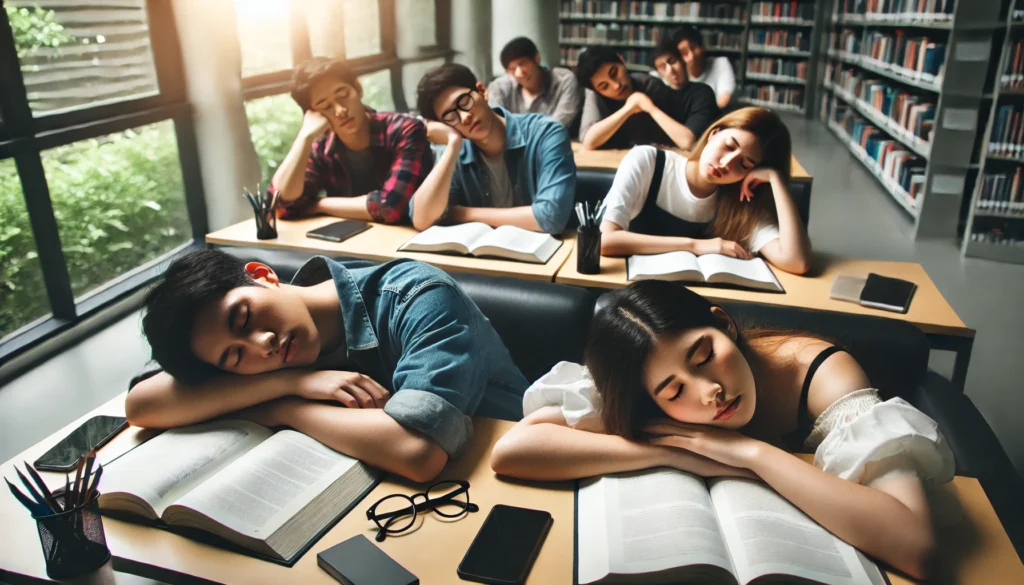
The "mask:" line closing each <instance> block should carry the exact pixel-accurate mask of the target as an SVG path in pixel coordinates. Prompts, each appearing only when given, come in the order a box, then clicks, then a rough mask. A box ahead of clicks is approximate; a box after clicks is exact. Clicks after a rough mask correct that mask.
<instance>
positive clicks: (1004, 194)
mask: <svg viewBox="0 0 1024 585" xmlns="http://www.w3.org/2000/svg"><path fill="white" fill-rule="evenodd" d="M1021 168H1022V167H1021V166H1017V168H1016V170H1014V172H1013V173H1012V174H1011V173H985V174H984V175H982V177H981V187H980V190H979V193H978V200H977V203H976V207H977V208H978V209H980V210H982V211H990V212H996V213H1006V214H1024V183H1022V177H1021Z"/></svg>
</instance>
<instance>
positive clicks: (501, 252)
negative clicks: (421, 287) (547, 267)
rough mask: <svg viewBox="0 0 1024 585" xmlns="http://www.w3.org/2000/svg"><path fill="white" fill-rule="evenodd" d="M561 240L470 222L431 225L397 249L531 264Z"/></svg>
mask: <svg viewBox="0 0 1024 585" xmlns="http://www.w3.org/2000/svg"><path fill="white" fill-rule="evenodd" d="M560 247H562V242H561V241H560V240H556V239H555V238H553V237H551V236H550V235H548V234H541V233H537V232H531V231H529V230H524V229H523V228H518V227H515V226H511V225H503V226H500V227H496V228H492V227H491V226H489V225H487V224H485V223H480V222H470V223H463V224H459V225H450V226H440V225H435V226H432V227H430V228H427V229H426V230H423V231H422V232H420V233H418V234H416V235H415V236H413V237H412V238H410V239H409V241H408V242H406V243H404V244H402V246H401V247H400V248H399V249H398V250H399V251H400V252H448V253H454V254H462V255H464V256H493V257H495V258H503V259H505V260H517V261H519V262H529V263H531V264H546V263H547V261H548V260H550V259H551V257H552V256H554V255H555V252H557V251H558V249H559V248H560Z"/></svg>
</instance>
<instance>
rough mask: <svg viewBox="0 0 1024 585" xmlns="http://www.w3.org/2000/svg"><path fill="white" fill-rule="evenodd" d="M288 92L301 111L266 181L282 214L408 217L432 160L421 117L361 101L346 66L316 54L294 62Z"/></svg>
mask: <svg viewBox="0 0 1024 585" xmlns="http://www.w3.org/2000/svg"><path fill="white" fill-rule="evenodd" d="M291 95H292V98H293V99H294V100H295V102H296V103H298V104H299V107H301V108H302V110H303V112H305V113H304V115H303V119H302V127H301V128H300V129H299V134H298V136H296V138H295V142H294V143H293V144H292V148H291V150H289V151H288V155H287V156H286V157H285V159H284V161H282V162H281V166H280V167H278V169H277V172H276V173H274V178H273V181H272V183H271V185H270V192H271V193H274V192H279V193H280V201H281V207H282V217H284V218H293V217H301V216H304V215H312V214H315V213H323V214H327V215H334V216H337V217H345V218H351V219H362V220H369V221H378V222H381V223H402V222H406V221H408V216H409V211H408V208H409V200H410V199H412V196H413V193H415V192H416V188H417V187H419V186H420V183H422V182H423V179H424V177H426V176H427V174H428V173H429V172H430V169H431V167H432V166H433V156H432V155H431V151H430V144H429V143H428V142H427V134H426V130H425V129H424V126H423V124H422V123H421V122H419V121H418V120H416V119H415V118H412V117H409V116H405V115H402V114H395V113H386V112H374V111H373V110H371V109H369V108H367V107H366V106H364V105H363V104H362V103H361V101H360V100H361V99H362V96H363V88H362V86H361V85H360V84H359V81H358V80H357V79H356V77H355V75H354V74H353V73H352V71H351V70H349V69H348V67H346V66H345V64H344V63H342V62H340V61H335V60H332V59H327V58H324V57H316V58H313V59H309V60H308V61H305V62H303V63H301V64H299V65H298V66H297V67H296V68H295V72H294V76H293V78H292V92H291ZM321 191H323V192H324V193H325V195H326V197H323V198H321V197H320V192H321Z"/></svg>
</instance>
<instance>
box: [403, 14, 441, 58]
mask: <svg viewBox="0 0 1024 585" xmlns="http://www.w3.org/2000/svg"><path fill="white" fill-rule="evenodd" d="M395 11H396V13H397V14H399V15H402V16H400V17H399V19H398V41H399V49H398V54H399V55H401V56H403V57H405V56H413V55H416V54H417V53H419V52H420V51H422V50H423V49H424V48H425V47H436V46H437V19H436V17H435V16H434V15H435V12H436V8H435V7H434V0H397V2H396V6H395Z"/></svg>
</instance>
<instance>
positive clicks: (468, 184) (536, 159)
mask: <svg viewBox="0 0 1024 585" xmlns="http://www.w3.org/2000/svg"><path fill="white" fill-rule="evenodd" d="M416 106H417V109H419V112H420V115H421V116H423V117H424V118H425V119H427V120H428V122H427V138H428V139H429V140H430V141H431V142H433V143H434V144H435V145H438V146H435V149H434V153H435V157H436V161H435V163H434V166H435V168H434V170H433V171H432V172H431V173H430V176H428V177H427V179H426V180H425V181H424V182H423V185H422V186H421V187H420V189H419V190H418V191H417V192H416V196H415V197H414V199H413V202H412V203H411V210H410V215H411V216H412V224H413V226H414V227H415V228H416V229H418V230H424V229H427V228H428V227H430V226H432V225H434V224H436V223H439V222H444V223H467V222H474V221H476V222H482V223H485V224H487V225H490V226H493V227H498V226H502V225H513V226H516V227H520V228H523V229H527V230H532V231H539V232H547V233H549V234H554V235H558V234H561V233H562V232H563V231H564V230H565V226H566V225H567V224H568V223H569V215H570V214H571V213H572V205H573V198H574V197H575V194H576V163H575V161H574V160H573V155H572V147H571V145H570V141H569V133H568V132H566V130H565V128H564V127H562V125H561V124H559V123H558V122H557V121H556V120H554V119H552V118H549V117H547V116H544V115H541V114H513V113H511V112H509V111H508V110H506V109H505V108H502V107H495V108H493V109H492V108H491V107H490V106H488V104H487V88H485V87H484V85H483V84H482V83H480V82H479V81H477V78H476V76H475V75H474V74H473V72H472V71H470V70H469V68H468V67H466V66H464V65H459V64H457V63H448V64H445V65H442V66H440V67H437V68H436V69H433V70H431V71H428V72H427V74H426V75H424V76H423V79H421V80H420V82H419V86H418V87H417V88H416Z"/></svg>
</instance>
